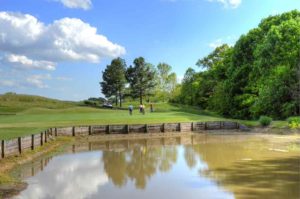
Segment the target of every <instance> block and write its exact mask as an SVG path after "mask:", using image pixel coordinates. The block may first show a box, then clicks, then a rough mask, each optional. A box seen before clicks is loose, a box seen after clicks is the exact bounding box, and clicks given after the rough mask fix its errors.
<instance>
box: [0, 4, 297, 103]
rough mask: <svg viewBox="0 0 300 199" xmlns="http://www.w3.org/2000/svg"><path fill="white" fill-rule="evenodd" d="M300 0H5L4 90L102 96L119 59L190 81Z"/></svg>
mask: <svg viewBox="0 0 300 199" xmlns="http://www.w3.org/2000/svg"><path fill="white" fill-rule="evenodd" d="M292 9H298V10H299V9H300V0H126V1H125V0H23V1H21V0H0V93H5V92H9V91H12V92H17V93H27V94H36V95H42V96H47V97H51V98H58V99H65V100H80V99H85V98H88V97H90V96H100V95H101V93H100V87H99V81H100V78H101V74H102V73H101V71H102V70H104V68H105V66H106V65H107V64H108V63H109V62H110V61H111V59H112V58H113V57H116V56H121V57H122V58H124V59H125V60H126V62H127V65H130V64H131V63H132V61H133V59H134V58H136V57H139V56H143V57H145V59H146V61H148V62H150V63H152V64H154V65H157V64H158V63H159V62H166V63H168V64H170V65H171V66H172V67H173V70H174V71H175V72H176V73H177V75H178V77H179V78H180V77H182V76H183V74H184V72H185V70H186V69H187V68H188V67H193V68H195V69H196V70H198V68H197V67H196V66H195V63H196V61H197V60H198V59H199V58H201V57H203V56H205V55H207V54H208V53H209V52H211V51H212V50H213V48H214V47H216V46H218V45H220V44H221V43H229V44H234V42H235V41H236V40H237V39H238V38H239V36H240V35H241V34H245V33H247V32H248V31H249V30H250V29H251V28H254V27H256V26H257V25H258V24H259V22H260V21H261V19H262V18H264V17H267V16H269V15H274V14H278V13H282V12H285V11H290V10H292Z"/></svg>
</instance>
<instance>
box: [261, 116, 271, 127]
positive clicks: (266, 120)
mask: <svg viewBox="0 0 300 199" xmlns="http://www.w3.org/2000/svg"><path fill="white" fill-rule="evenodd" d="M271 122H272V118H270V117H267V116H260V118H259V123H260V125H262V126H269V125H270V124H271Z"/></svg>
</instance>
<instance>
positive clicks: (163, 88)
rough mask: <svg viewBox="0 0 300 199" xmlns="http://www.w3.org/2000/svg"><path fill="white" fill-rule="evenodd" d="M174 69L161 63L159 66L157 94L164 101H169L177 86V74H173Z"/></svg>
mask: <svg viewBox="0 0 300 199" xmlns="http://www.w3.org/2000/svg"><path fill="white" fill-rule="evenodd" d="M171 70H172V67H171V66H170V65H168V64H166V63H159V64H158V65H157V71H158V72H157V73H158V75H157V76H158V84H157V85H158V89H157V93H158V95H159V98H161V99H162V101H163V102H164V101H166V100H169V98H170V95H171V93H172V92H173V90H174V89H175V86H176V84H177V75H176V73H171Z"/></svg>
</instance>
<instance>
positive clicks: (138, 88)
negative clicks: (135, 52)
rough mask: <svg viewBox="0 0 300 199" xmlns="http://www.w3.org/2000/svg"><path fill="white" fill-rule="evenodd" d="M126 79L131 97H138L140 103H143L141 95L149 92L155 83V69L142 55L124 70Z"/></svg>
mask: <svg viewBox="0 0 300 199" xmlns="http://www.w3.org/2000/svg"><path fill="white" fill-rule="evenodd" d="M126 79H127V81H128V82H129V85H130V89H131V95H132V97H134V98H135V97H139V99H140V104H143V97H144V96H145V95H147V94H149V93H150V91H151V89H153V88H154V87H155V85H156V83H155V71H154V70H153V68H152V67H151V65H150V64H147V63H146V62H145V59H144V58H143V57H139V58H136V59H135V60H134V61H133V66H130V67H129V68H128V69H127V71H126Z"/></svg>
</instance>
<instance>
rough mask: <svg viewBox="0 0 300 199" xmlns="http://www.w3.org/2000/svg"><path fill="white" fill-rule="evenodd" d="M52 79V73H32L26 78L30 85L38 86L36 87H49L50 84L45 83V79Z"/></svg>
mask: <svg viewBox="0 0 300 199" xmlns="http://www.w3.org/2000/svg"><path fill="white" fill-rule="evenodd" d="M49 79H51V75H50V74H44V75H31V76H29V77H27V78H26V79H25V82H26V84H27V85H28V86H32V87H36V88H48V87H49V86H48V85H47V84H45V83H44V81H43V80H49Z"/></svg>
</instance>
